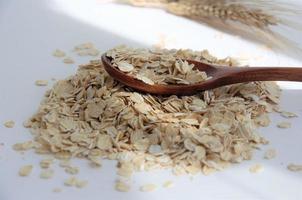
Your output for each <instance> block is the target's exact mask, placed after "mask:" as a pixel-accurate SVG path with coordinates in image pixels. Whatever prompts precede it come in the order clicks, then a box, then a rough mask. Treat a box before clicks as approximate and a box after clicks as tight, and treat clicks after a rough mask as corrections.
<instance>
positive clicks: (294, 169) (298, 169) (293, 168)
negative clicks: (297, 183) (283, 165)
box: [287, 163, 302, 172]
mask: <svg viewBox="0 0 302 200" xmlns="http://www.w3.org/2000/svg"><path fill="white" fill-rule="evenodd" d="M287 169H288V170H290V171H292V172H301V171H302V165H297V164H293V163H291V164H289V165H288V166H287Z"/></svg>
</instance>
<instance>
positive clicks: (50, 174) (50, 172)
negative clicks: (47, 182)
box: [40, 169, 54, 179]
mask: <svg viewBox="0 0 302 200" xmlns="http://www.w3.org/2000/svg"><path fill="white" fill-rule="evenodd" d="M53 175H54V170H52V169H44V170H42V171H41V173H40V178H42V179H50V178H52V177H53Z"/></svg>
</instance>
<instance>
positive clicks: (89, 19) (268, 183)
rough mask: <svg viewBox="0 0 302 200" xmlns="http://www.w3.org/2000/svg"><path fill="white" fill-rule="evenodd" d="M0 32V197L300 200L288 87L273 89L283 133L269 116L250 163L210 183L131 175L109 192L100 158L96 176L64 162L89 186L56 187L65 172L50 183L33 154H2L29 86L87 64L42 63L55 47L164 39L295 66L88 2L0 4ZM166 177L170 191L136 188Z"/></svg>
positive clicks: (31, 105)
mask: <svg viewBox="0 0 302 200" xmlns="http://www.w3.org/2000/svg"><path fill="white" fill-rule="evenodd" d="M84 2H85V3H84ZM0 27H1V28H0V58H1V59H0V60H1V66H0V91H1V95H0V122H1V123H3V122H4V121H6V120H9V119H12V120H14V121H15V122H16V126H15V128H13V129H7V128H4V127H3V125H2V124H1V126H0V143H2V144H0V200H21V199H30V200H41V199H43V200H48V199H49V200H50V199H51V200H63V199H64V200H65V199H73V200H80V199H85V200H97V199H98V200H99V199H128V200H130V199H131V200H133V199H150V200H151V199H152V200H155V199H173V200H177V199H185V198H186V199H217V200H218V199H232V200H234V199H274V200H277V199H293V200H294V199H297V200H298V199H302V190H301V188H302V181H301V180H302V173H301V172H300V173H293V172H289V171H288V170H287V169H286V166H287V164H289V163H291V162H293V163H297V164H302V157H301V152H302V145H301V141H302V134H301V131H300V130H301V128H302V124H301V123H300V122H301V117H302V105H301V103H300V102H301V100H302V92H301V89H302V87H301V84H296V83H282V87H283V88H286V89H285V90H284V92H283V97H282V108H283V109H285V110H288V111H293V112H295V113H297V114H298V115H299V116H300V118H295V119H292V120H289V121H291V122H292V124H293V127H292V128H291V129H286V130H281V129H278V128H276V123H277V122H279V121H282V120H283V119H282V118H281V117H280V116H278V115H276V114H274V115H272V124H271V126H270V127H269V128H264V129H262V130H260V131H261V132H262V133H263V134H264V135H265V137H266V138H268V139H269V140H270V141H271V143H270V145H267V146H263V147H261V150H259V151H257V152H255V153H256V156H255V158H254V159H253V160H252V161H248V162H244V163H242V164H240V165H234V166H232V167H231V168H229V169H228V170H226V171H223V172H220V173H216V174H214V175H211V176H203V175H198V176H196V177H194V179H193V180H191V179H190V178H189V177H187V176H184V177H174V176H173V175H171V173H170V172H169V171H159V172H152V173H139V174H136V175H135V176H134V177H133V178H132V182H133V183H132V190H131V191H130V192H128V193H118V192H116V191H114V189H113V186H114V181H115V179H116V175H115V174H116V173H115V163H114V162H113V161H104V162H103V167H102V168H101V169H91V168H89V167H87V162H85V161H83V160H74V163H75V164H76V165H78V166H80V168H81V171H80V174H79V176H78V177H79V178H82V179H86V180H88V181H89V185H88V186H87V187H86V188H84V189H75V188H67V187H64V186H63V180H64V179H65V178H67V177H68V175H66V174H65V173H64V172H63V171H62V170H61V169H60V168H55V170H56V171H55V172H56V174H55V177H54V178H53V179H52V180H41V179H40V178H39V172H40V169H39V167H38V162H39V160H40V158H41V157H40V156H38V155H36V154H34V153H32V152H26V153H25V154H24V155H21V154H19V153H17V152H14V151H13V150H12V148H11V145H13V144H14V143H16V142H21V141H25V140H29V139H31V135H30V134H29V132H28V130H26V129H25V128H23V127H22V122H23V121H24V120H25V119H27V118H28V117H30V116H31V115H32V114H33V113H34V112H35V111H36V110H37V107H38V104H39V102H40V101H41V99H42V97H43V94H44V92H45V90H46V88H44V87H36V86H35V85H34V81H35V80H37V79H48V80H50V79H51V78H57V79H61V78H65V77H67V76H69V75H72V74H74V73H75V71H76V68H77V67H76V66H77V65H78V64H80V63H85V62H87V61H88V59H89V58H78V57H75V55H74V54H72V53H69V55H70V56H72V57H74V58H75V59H76V61H77V62H76V64H74V65H66V64H63V63H62V62H61V60H60V59H57V58H54V57H52V56H51V53H52V51H53V50H54V49H56V48H60V49H63V50H65V51H68V52H70V50H71V49H72V47H73V46H74V45H76V44H79V43H83V42H89V41H90V42H93V43H94V44H95V45H96V46H97V47H98V48H99V49H101V50H106V49H108V48H112V47H113V46H115V45H118V44H129V45H134V46H150V45H153V44H155V43H158V41H159V40H160V38H166V39H165V40H166V46H167V47H168V48H173V47H175V48H193V49H205V48H207V49H210V50H211V52H213V53H214V54H215V55H218V56H227V55H233V56H237V57H238V55H239V56H244V55H245V57H249V63H252V64H255V65H257V64H258V65H279V66H281V65H288V66H299V65H300V66H301V62H299V61H296V60H293V59H290V58H288V57H285V56H282V55H278V54H276V53H272V52H268V51H266V50H264V49H263V48H261V47H260V46H259V45H252V44H250V43H248V42H246V41H244V40H241V39H238V38H237V37H233V36H229V35H226V34H221V33H220V32H217V31H215V30H212V29H210V28H207V27H204V26H202V25H200V24H198V23H195V22H192V21H189V20H186V19H183V18H179V17H175V16H172V15H169V14H166V13H165V12H163V11H160V10H155V9H140V8H132V7H129V6H124V5H113V4H108V5H103V4H102V3H101V1H97V0H96V1H84V0H83V1H76V0H62V1H59V0H56V1H55V0H52V1H51V0H49V1H47V0H36V1H34V0H27V1H17V0H11V1H6V2H4V1H0ZM50 82H51V81H50ZM50 87H51V86H48V87H47V88H50ZM272 147H273V148H276V149H277V151H278V156H277V158H276V159H274V160H270V161H267V160H263V159H262V156H263V153H264V151H265V149H268V148H272ZM254 163H261V164H262V165H264V172H263V173H261V174H250V173H249V171H248V168H249V166H251V165H252V164H254ZM25 164H34V166H35V168H34V170H33V173H32V174H31V175H30V177H27V178H21V177H18V175H17V172H18V169H19V167H20V166H22V165H25ZM166 180H173V181H174V182H175V187H174V188H172V189H163V188H161V187H159V189H158V190H157V191H155V192H151V193H142V192H139V190H138V187H139V186H140V185H141V184H145V183H156V184H159V186H160V185H161V184H162V183H163V182H164V181H166ZM55 187H61V188H62V189H63V192H62V193H58V194H56V193H52V189H53V188H55Z"/></svg>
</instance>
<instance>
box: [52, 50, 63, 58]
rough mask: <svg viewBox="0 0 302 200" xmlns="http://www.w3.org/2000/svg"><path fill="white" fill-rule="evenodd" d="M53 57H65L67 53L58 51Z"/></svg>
mask: <svg viewBox="0 0 302 200" xmlns="http://www.w3.org/2000/svg"><path fill="white" fill-rule="evenodd" d="M52 55H53V56H55V57H64V56H65V55H66V53H65V52H64V51H62V50H60V49H56V50H55V51H54V52H53V53H52Z"/></svg>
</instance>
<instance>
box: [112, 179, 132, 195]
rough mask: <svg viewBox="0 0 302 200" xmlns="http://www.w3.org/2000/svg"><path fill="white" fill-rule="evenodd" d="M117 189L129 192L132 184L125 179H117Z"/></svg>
mask: <svg viewBox="0 0 302 200" xmlns="http://www.w3.org/2000/svg"><path fill="white" fill-rule="evenodd" d="M115 189H116V190H117V191H119V192H128V191H129V190H130V185H128V184H127V183H125V182H123V181H120V180H118V181H116V183H115Z"/></svg>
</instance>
